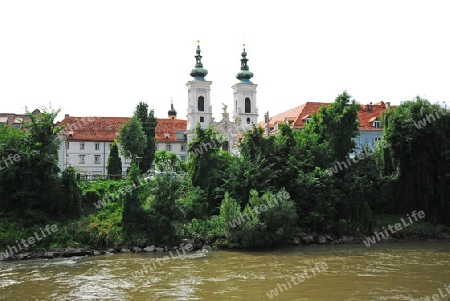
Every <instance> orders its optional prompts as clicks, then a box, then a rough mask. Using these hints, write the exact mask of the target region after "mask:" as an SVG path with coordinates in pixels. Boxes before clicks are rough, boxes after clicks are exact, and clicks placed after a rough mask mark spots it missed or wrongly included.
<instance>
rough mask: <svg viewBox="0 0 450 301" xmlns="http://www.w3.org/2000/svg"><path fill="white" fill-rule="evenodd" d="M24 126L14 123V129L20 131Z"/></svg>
mask: <svg viewBox="0 0 450 301" xmlns="http://www.w3.org/2000/svg"><path fill="white" fill-rule="evenodd" d="M21 126H22V124H21V123H13V125H12V127H13V128H15V129H20V127H21Z"/></svg>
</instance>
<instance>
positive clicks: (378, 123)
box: [373, 120, 380, 129]
mask: <svg viewBox="0 0 450 301" xmlns="http://www.w3.org/2000/svg"><path fill="white" fill-rule="evenodd" d="M373 127H375V128H377V129H379V128H380V121H379V120H375V121H374V122H373Z"/></svg>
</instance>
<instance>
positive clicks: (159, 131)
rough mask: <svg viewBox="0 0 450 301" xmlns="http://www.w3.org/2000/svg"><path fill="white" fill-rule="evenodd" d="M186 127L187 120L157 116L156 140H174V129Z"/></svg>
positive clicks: (175, 139)
mask: <svg viewBox="0 0 450 301" xmlns="http://www.w3.org/2000/svg"><path fill="white" fill-rule="evenodd" d="M186 129H187V120H183V119H171V118H158V125H157V126H156V141H158V142H176V141H177V137H176V131H177V130H182V131H185V130H186Z"/></svg>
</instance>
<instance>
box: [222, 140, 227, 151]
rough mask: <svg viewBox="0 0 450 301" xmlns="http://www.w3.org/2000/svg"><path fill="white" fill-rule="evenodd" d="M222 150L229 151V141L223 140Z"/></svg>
mask: <svg viewBox="0 0 450 301" xmlns="http://www.w3.org/2000/svg"><path fill="white" fill-rule="evenodd" d="M222 150H223V151H224V152H227V151H228V141H224V142H223V144H222Z"/></svg>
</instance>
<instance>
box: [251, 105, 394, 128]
mask: <svg viewBox="0 0 450 301" xmlns="http://www.w3.org/2000/svg"><path fill="white" fill-rule="evenodd" d="M322 105H325V106H329V105H330V103H325V102H306V103H304V104H302V105H299V106H297V107H295V108H293V109H290V110H288V111H286V112H283V113H280V114H277V115H275V116H273V117H271V118H270V121H269V127H270V128H271V133H274V132H275V131H274V129H273V125H274V123H275V122H278V123H280V122H284V121H286V120H289V121H291V120H292V119H293V120H294V122H293V123H292V122H290V124H291V126H292V127H293V128H296V129H299V128H303V126H304V125H305V120H304V119H305V118H307V117H310V115H312V113H315V112H318V111H319V108H320V107H321V106H322ZM386 109H387V108H386V105H385V103H384V102H382V101H381V102H379V103H375V104H372V105H370V108H369V105H360V110H359V112H358V120H359V123H360V126H359V130H361V131H379V130H380V129H379V128H375V127H374V126H373V124H372V122H373V121H374V120H376V118H378V120H379V119H380V116H381V113H382V112H383V111H384V110H386ZM265 124H266V123H265V122H264V121H262V122H260V123H259V125H260V126H261V127H264V126H265Z"/></svg>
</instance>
